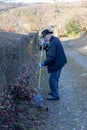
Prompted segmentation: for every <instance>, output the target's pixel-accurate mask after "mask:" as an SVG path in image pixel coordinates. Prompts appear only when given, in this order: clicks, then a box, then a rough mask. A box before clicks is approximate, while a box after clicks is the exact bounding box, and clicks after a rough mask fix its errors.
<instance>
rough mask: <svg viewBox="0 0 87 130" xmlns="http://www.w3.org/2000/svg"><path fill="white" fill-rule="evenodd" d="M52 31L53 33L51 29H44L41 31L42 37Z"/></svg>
mask: <svg viewBox="0 0 87 130" xmlns="http://www.w3.org/2000/svg"><path fill="white" fill-rule="evenodd" d="M52 33H53V31H50V30H48V29H45V30H43V31H42V37H45V36H46V35H47V34H52Z"/></svg>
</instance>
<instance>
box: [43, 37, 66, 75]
mask: <svg viewBox="0 0 87 130" xmlns="http://www.w3.org/2000/svg"><path fill="white" fill-rule="evenodd" d="M66 63H67V59H66V56H65V53H64V49H63V46H62V44H61V42H60V40H59V39H58V38H57V37H54V36H51V39H50V41H49V46H48V48H47V49H46V60H45V61H44V65H45V66H47V67H48V73H52V72H55V71H57V70H59V69H61V68H62V67H63V66H64V65H65V64H66Z"/></svg>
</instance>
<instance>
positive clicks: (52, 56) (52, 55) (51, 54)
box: [44, 43, 56, 66]
mask: <svg viewBox="0 0 87 130" xmlns="http://www.w3.org/2000/svg"><path fill="white" fill-rule="evenodd" d="M55 60H56V45H55V43H51V45H50V46H49V48H48V51H47V57H46V60H45V61H44V65H45V66H47V65H50V64H53V63H54V62H55Z"/></svg>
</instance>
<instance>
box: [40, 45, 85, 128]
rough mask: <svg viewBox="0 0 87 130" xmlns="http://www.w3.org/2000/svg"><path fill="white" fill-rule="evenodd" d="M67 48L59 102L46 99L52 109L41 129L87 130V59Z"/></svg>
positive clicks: (44, 76) (43, 89)
mask: <svg viewBox="0 0 87 130" xmlns="http://www.w3.org/2000/svg"><path fill="white" fill-rule="evenodd" d="M64 49H65V52H66V55H67V58H68V64H67V65H66V66H65V67H64V68H63V70H62V74H61V77H60V88H59V92H60V101H47V100H46V104H47V106H48V108H49V111H48V113H47V117H46V119H45V120H44V121H43V123H44V125H42V126H41V130H87V83H86V82H87V63H86V62H85V61H87V59H85V58H84V57H83V56H80V55H79V54H78V53H77V52H75V51H74V50H72V49H70V48H69V47H68V46H67V44H66V43H65V45H64ZM46 75H47V72H46V71H45V69H43V75H42V77H43V78H42V92H43V91H44V92H43V93H42V94H43V96H44V97H45V98H46V97H47V96H48V95H47V93H48V82H47V79H46V78H47V77H46Z"/></svg>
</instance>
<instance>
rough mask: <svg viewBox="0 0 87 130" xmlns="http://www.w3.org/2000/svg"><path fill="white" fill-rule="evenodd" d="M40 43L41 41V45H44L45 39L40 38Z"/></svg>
mask: <svg viewBox="0 0 87 130" xmlns="http://www.w3.org/2000/svg"><path fill="white" fill-rule="evenodd" d="M39 43H40V45H41V46H42V45H43V44H44V39H43V38H41V39H40V40H39Z"/></svg>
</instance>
